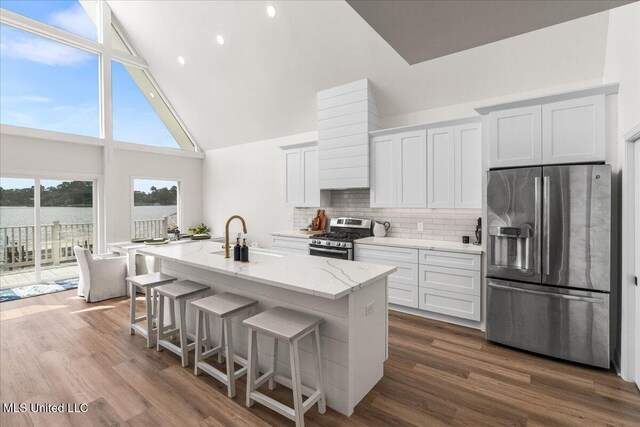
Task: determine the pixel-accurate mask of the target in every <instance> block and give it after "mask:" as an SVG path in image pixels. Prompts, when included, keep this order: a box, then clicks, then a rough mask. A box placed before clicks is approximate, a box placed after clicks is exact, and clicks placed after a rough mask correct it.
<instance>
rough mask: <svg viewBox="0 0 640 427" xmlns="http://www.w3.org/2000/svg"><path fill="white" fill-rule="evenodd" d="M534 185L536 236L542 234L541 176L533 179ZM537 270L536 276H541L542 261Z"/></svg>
mask: <svg viewBox="0 0 640 427" xmlns="http://www.w3.org/2000/svg"><path fill="white" fill-rule="evenodd" d="M533 185H534V195H535V206H536V209H535V212H534V215H535V218H534V220H533V233H534V235H535V234H538V233H540V215H541V214H542V213H541V212H540V202H541V200H540V177H539V176H536V177H535V178H534V179H533ZM536 246H537V245H536ZM535 261H536V259H535V257H534V262H535ZM535 270H536V274H540V261H538V262H537V263H536V267H535Z"/></svg>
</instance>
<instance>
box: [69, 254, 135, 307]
mask: <svg viewBox="0 0 640 427" xmlns="http://www.w3.org/2000/svg"><path fill="white" fill-rule="evenodd" d="M73 250H74V253H75V254H76V260H77V261H78V267H79V268H80V280H79V281H78V296H81V297H84V299H85V301H87V302H96V301H102V300H105V299H110V298H116V297H121V296H124V295H126V294H127V258H128V257H127V255H121V256H114V255H109V254H107V255H100V256H95V257H94V256H93V255H92V254H91V252H90V251H89V250H88V249H85V248H81V247H80V246H76V247H74V248H73Z"/></svg>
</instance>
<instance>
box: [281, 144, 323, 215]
mask: <svg viewBox="0 0 640 427" xmlns="http://www.w3.org/2000/svg"><path fill="white" fill-rule="evenodd" d="M282 149H283V150H284V183H285V188H284V196H285V201H284V202H285V206H293V207H320V206H328V205H329V203H330V197H331V193H329V192H327V191H321V190H320V188H319V187H318V147H317V145H316V144H315V143H311V144H301V145H293V146H285V147H282Z"/></svg>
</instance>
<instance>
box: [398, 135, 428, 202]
mask: <svg viewBox="0 0 640 427" xmlns="http://www.w3.org/2000/svg"><path fill="white" fill-rule="evenodd" d="M396 152H397V157H398V158H397V163H396V167H397V170H396V177H397V185H396V191H397V193H396V194H397V199H396V204H397V207H399V208H424V207H426V206H427V147H426V134H425V132H424V131H415V132H406V133H401V134H399V135H397V136H396Z"/></svg>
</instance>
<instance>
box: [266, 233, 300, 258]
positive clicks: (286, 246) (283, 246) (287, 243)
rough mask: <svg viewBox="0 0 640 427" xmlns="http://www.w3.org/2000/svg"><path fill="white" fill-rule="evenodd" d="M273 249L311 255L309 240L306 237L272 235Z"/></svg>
mask: <svg viewBox="0 0 640 427" xmlns="http://www.w3.org/2000/svg"><path fill="white" fill-rule="evenodd" d="M271 249H274V250H278V251H282V252H288V253H290V254H296V255H309V240H308V239H307V238H305V237H300V238H298V237H283V236H272V237H271Z"/></svg>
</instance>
